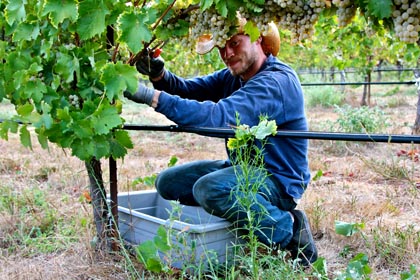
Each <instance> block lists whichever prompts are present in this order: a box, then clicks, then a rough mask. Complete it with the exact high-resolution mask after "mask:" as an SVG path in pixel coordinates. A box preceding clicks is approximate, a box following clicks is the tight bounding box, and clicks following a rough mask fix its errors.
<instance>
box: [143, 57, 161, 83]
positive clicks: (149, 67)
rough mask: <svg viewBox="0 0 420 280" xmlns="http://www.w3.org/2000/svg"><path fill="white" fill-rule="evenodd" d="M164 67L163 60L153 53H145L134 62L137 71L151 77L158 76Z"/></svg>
mask: <svg viewBox="0 0 420 280" xmlns="http://www.w3.org/2000/svg"><path fill="white" fill-rule="evenodd" d="M164 67H165V62H164V61H163V59H162V58H161V57H160V56H158V57H156V58H154V57H153V55H145V56H142V57H141V58H140V59H139V60H137V62H136V68H137V71H139V72H140V73H141V74H143V75H147V76H149V77H150V78H151V79H154V78H157V77H160V75H162V73H163V71H165V70H164Z"/></svg>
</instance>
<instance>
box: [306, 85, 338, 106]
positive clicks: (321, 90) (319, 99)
mask: <svg viewBox="0 0 420 280" xmlns="http://www.w3.org/2000/svg"><path fill="white" fill-rule="evenodd" d="M305 101H306V106H308V107H315V106H322V107H333V106H341V105H343V104H344V94H343V93H341V92H338V91H336V90H335V88H334V87H331V86H322V87H311V88H310V89H305Z"/></svg>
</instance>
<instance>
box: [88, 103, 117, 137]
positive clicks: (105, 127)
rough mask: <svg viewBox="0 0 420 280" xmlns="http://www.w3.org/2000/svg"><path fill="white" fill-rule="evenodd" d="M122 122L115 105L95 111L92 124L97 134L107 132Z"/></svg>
mask: <svg viewBox="0 0 420 280" xmlns="http://www.w3.org/2000/svg"><path fill="white" fill-rule="evenodd" d="M122 123H123V121H122V119H121V117H120V115H118V110H117V108H115V107H111V106H109V107H105V108H104V109H103V110H101V109H100V110H98V111H97V112H95V116H93V118H92V125H93V128H94V130H95V131H96V133H97V134H99V135H100V134H107V133H109V131H110V130H111V129H113V128H115V127H117V126H119V125H121V124H122Z"/></svg>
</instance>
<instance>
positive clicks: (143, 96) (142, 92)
mask: <svg viewBox="0 0 420 280" xmlns="http://www.w3.org/2000/svg"><path fill="white" fill-rule="evenodd" d="M154 95H155V90H154V89H153V88H148V87H146V86H145V85H144V84H143V83H139V87H138V88H137V91H136V92H135V93H134V94H132V93H131V92H129V91H126V90H125V91H124V97H125V98H127V99H130V100H132V101H134V102H136V103H142V104H147V105H149V106H152V101H153V96H154Z"/></svg>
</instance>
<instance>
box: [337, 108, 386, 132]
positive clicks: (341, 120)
mask: <svg viewBox="0 0 420 280" xmlns="http://www.w3.org/2000/svg"><path fill="white" fill-rule="evenodd" d="M335 111H336V112H337V113H338V115H339V116H338V119H337V120H336V121H335V122H333V123H331V124H330V130H332V131H339V132H347V133H383V132H384V130H385V129H386V128H388V127H389V126H390V124H389V122H388V118H387V117H386V115H385V113H384V112H383V111H382V110H381V109H379V108H378V107H368V106H362V107H359V108H352V107H351V106H349V105H345V106H343V107H338V106H335Z"/></svg>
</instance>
